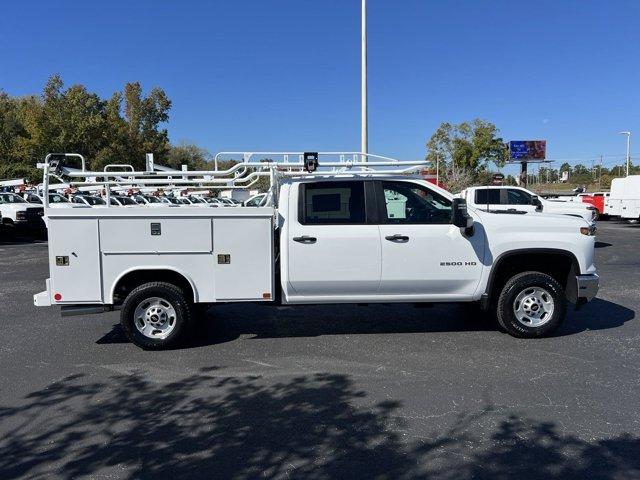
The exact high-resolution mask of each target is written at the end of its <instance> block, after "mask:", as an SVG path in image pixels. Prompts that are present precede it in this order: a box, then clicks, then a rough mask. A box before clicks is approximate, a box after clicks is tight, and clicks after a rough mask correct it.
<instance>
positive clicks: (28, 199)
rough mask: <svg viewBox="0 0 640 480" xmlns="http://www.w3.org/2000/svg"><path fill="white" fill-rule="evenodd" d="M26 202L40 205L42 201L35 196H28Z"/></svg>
mask: <svg viewBox="0 0 640 480" xmlns="http://www.w3.org/2000/svg"><path fill="white" fill-rule="evenodd" d="M27 202H29V203H40V204H42V200H40V198H38V196H37V195H29V196H28V197H27Z"/></svg>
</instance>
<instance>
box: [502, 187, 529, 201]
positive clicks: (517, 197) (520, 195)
mask: <svg viewBox="0 0 640 480" xmlns="http://www.w3.org/2000/svg"><path fill="white" fill-rule="evenodd" d="M506 205H531V195H529V194H528V193H527V192H525V191H523V190H516V189H515V188H509V189H507V203H506Z"/></svg>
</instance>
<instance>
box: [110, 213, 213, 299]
mask: <svg viewBox="0 0 640 480" xmlns="http://www.w3.org/2000/svg"><path fill="white" fill-rule="evenodd" d="M211 225H212V224H211V217H207V216H197V217H189V216H163V215H153V216H148V217H142V216H139V217H113V218H109V217H106V218H101V219H100V247H101V249H102V273H103V285H104V298H105V299H106V301H107V303H109V302H111V301H112V297H113V293H114V291H113V290H114V287H115V285H116V284H117V283H118V281H119V280H120V279H121V278H122V277H123V276H124V275H126V274H127V273H129V272H131V271H139V270H159V271H165V270H171V271H173V272H176V273H179V274H180V275H182V276H183V277H185V278H186V279H187V281H188V282H189V283H190V284H191V285H192V288H193V290H194V292H193V293H194V297H195V300H196V301H197V302H212V301H214V300H215V298H214V296H213V281H212V272H213V250H212V248H213V245H212V235H211Z"/></svg>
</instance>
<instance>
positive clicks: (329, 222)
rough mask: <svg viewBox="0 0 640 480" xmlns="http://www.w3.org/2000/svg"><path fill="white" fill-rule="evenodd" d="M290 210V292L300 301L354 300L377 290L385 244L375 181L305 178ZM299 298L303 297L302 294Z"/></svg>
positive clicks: (287, 261) (294, 195)
mask: <svg viewBox="0 0 640 480" xmlns="http://www.w3.org/2000/svg"><path fill="white" fill-rule="evenodd" d="M290 198H291V201H290V202H289V212H288V216H289V218H288V221H287V225H288V227H287V228H288V232H287V245H286V248H287V252H286V259H284V260H283V261H284V265H286V267H287V276H288V285H286V286H285V291H286V292H287V297H288V298H290V299H291V300H297V301H314V300H316V301H332V300H335V301H341V300H343V301H349V300H350V299H354V298H362V297H364V296H366V295H374V294H376V293H377V291H378V286H379V283H380V268H381V260H380V254H381V247H380V234H379V231H378V226H377V225H376V224H375V221H374V220H373V219H372V217H371V215H372V209H375V204H374V198H375V197H374V193H373V182H371V181H364V180H347V181H333V180H332V181H320V182H313V183H301V184H298V185H297V191H294V192H292V195H291V197H290ZM296 297H297V298H296Z"/></svg>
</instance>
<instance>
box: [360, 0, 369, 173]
mask: <svg viewBox="0 0 640 480" xmlns="http://www.w3.org/2000/svg"><path fill="white" fill-rule="evenodd" d="M361 16H362V18H361V21H362V37H361V42H362V45H361V47H362V49H361V59H360V60H361V74H360V80H361V85H360V87H361V88H360V89H361V92H360V95H361V107H362V110H361V112H360V113H361V118H360V122H361V128H362V130H361V135H360V151H361V152H362V153H369V133H368V127H369V125H368V123H369V118H368V112H367V0H362V13H361ZM362 161H363V162H366V161H367V156H366V155H362Z"/></svg>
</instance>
